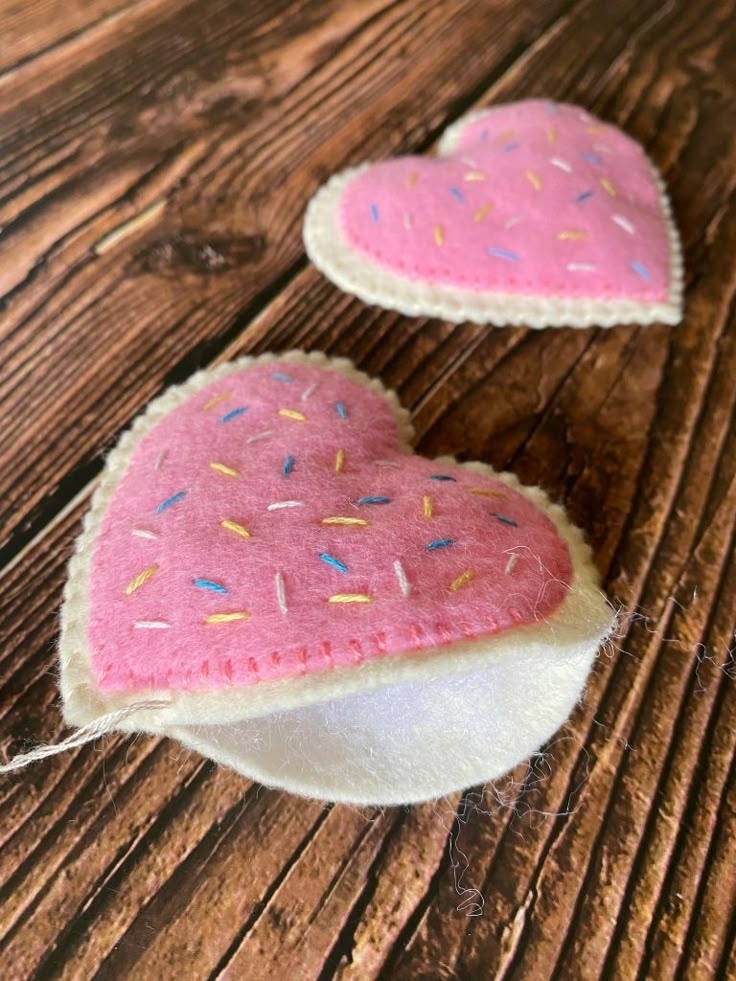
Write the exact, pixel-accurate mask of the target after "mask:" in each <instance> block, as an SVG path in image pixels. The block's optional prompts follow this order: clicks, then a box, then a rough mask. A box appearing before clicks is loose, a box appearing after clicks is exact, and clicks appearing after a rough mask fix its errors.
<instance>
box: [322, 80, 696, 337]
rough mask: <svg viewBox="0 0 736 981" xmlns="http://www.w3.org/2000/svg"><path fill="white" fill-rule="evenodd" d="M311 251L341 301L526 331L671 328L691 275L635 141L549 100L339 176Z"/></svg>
mask: <svg viewBox="0 0 736 981" xmlns="http://www.w3.org/2000/svg"><path fill="white" fill-rule="evenodd" d="M304 238H305V243H306V246H307V250H308V252H309V254H310V256H311V258H312V259H313V261H314V262H315V264H316V265H317V266H318V267H319V268H320V269H321V270H322V271H323V272H324V273H325V274H326V275H327V276H328V277H329V278H331V279H333V280H334V281H335V282H336V283H337V284H338V285H339V286H341V287H342V288H344V289H346V290H348V291H350V292H354V293H356V294H357V295H358V296H360V297H362V298H363V299H365V300H367V302H371V303H379V304H382V305H384V306H389V307H394V308H396V309H399V310H402V311H404V312H407V313H410V314H419V313H424V314H429V315H439V316H444V317H446V318H447V319H450V320H463V319H471V320H477V321H479V322H489V323H497V324H502V323H516V322H523V321H527V322H528V323H529V324H530V325H531V326H540V327H541V326H554V325H556V324H563V323H564V324H571V325H574V326H584V325H586V324H588V323H594V322H598V323H600V324H603V325H610V324H612V323H616V322H621V321H624V320H633V321H637V322H643V323H648V322H651V321H652V320H664V321H667V322H673V323H674V322H677V321H678V320H679V319H680V317H681V293H682V270H681V259H680V248H679V242H678V239H677V234H676V231H675V229H674V225H673V223H672V220H671V216H670V209H669V204H668V202H667V198H666V193H665V192H664V188H663V186H662V183H661V180H660V179H659V177H658V175H657V174H656V172H655V171H654V169H653V167H652V165H651V164H650V162H649V161H648V159H647V157H646V155H645V153H644V151H643V150H642V148H641V147H640V146H639V144H637V143H636V142H635V141H633V140H631V139H630V138H629V137H628V136H626V135H625V134H624V133H622V132H621V131H620V130H618V129H617V128H616V127H614V126H609V125H606V124H604V123H602V122H601V121H599V120H596V119H594V118H593V117H591V116H589V115H588V114H587V113H585V112H584V111H583V110H581V109H580V108H579V107H576V106H571V105H563V104H558V103H553V102H549V101H544V100H528V101H524V102H518V103H512V104H510V105H506V106H499V107H496V108H493V109H490V110H487V111H485V112H482V113H476V114H472V115H470V116H468V117H465V118H464V119H462V120H460V121H459V122H458V123H457V124H455V125H454V126H453V127H451V128H450V130H448V131H447V132H446V134H445V136H444V137H443V139H442V141H441V143H440V147H439V156H438V157H437V158H424V157H400V158H397V159H395V160H390V161H385V162H382V163H377V164H372V165H368V166H365V167H362V168H357V169H356V170H352V171H349V172H346V173H344V174H338V175H336V177H334V178H332V180H331V181H330V182H329V183H328V184H327V185H326V186H325V187H324V188H323V189H322V190H321V191H319V192H318V194H317V195H316V196H315V197H314V198H313V199H312V202H310V206H309V208H308V211H307V217H306V220H305V230H304Z"/></svg>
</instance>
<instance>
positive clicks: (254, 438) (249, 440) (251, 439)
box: [245, 429, 273, 443]
mask: <svg viewBox="0 0 736 981" xmlns="http://www.w3.org/2000/svg"><path fill="white" fill-rule="evenodd" d="M267 436H273V429H263V430H262V431H261V432H260V433H254V434H253V435H252V436H249V437H248V438H247V439H246V441H245V442H246V443H257V442H258V440H259V439H265V438H266V437H267Z"/></svg>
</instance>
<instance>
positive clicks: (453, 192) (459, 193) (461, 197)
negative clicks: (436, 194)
mask: <svg viewBox="0 0 736 981" xmlns="http://www.w3.org/2000/svg"><path fill="white" fill-rule="evenodd" d="M450 194H451V195H452V196H453V197H454V198H455V199H456V200H457V201H459V202H460V203H461V204H463V203H464V201H465V195H464V194H463V192H462V191H461V190H460V188H459V187H451V188H450Z"/></svg>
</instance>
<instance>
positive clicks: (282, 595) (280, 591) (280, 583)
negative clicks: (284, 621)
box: [276, 572, 289, 616]
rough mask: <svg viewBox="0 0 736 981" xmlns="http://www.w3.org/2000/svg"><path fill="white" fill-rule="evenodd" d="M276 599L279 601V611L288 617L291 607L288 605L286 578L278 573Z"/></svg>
mask: <svg viewBox="0 0 736 981" xmlns="http://www.w3.org/2000/svg"><path fill="white" fill-rule="evenodd" d="M276 599H277V600H278V601H279V609H280V610H281V612H282V613H283V614H284V616H286V614H287V613H288V612H289V607H288V606H287V605H286V587H285V586H284V577H283V576H282V575H281V573H280V572H277V573H276Z"/></svg>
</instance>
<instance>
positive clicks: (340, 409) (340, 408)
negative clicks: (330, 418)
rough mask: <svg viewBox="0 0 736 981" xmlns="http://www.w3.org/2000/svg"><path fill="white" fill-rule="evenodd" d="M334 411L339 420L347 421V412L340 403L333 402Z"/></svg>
mask: <svg viewBox="0 0 736 981" xmlns="http://www.w3.org/2000/svg"><path fill="white" fill-rule="evenodd" d="M335 411H336V412H337V414H338V415H339V416H340V418H341V419H347V417H348V410H347V409H346V408H345V405H344V404H343V403H342V402H335Z"/></svg>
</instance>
